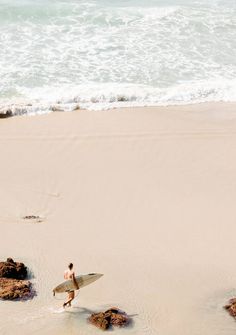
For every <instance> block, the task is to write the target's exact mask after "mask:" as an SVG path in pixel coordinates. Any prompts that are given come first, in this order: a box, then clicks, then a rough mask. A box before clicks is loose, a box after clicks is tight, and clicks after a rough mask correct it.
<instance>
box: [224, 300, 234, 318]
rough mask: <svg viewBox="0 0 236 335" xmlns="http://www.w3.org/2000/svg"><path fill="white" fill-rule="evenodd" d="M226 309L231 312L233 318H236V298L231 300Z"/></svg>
mask: <svg viewBox="0 0 236 335" xmlns="http://www.w3.org/2000/svg"><path fill="white" fill-rule="evenodd" d="M224 308H225V309H226V310H227V311H228V312H229V314H230V315H231V316H233V317H234V318H236V298H232V299H230V300H229V303H228V305H226V306H224Z"/></svg>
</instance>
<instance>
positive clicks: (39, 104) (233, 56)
mask: <svg viewBox="0 0 236 335" xmlns="http://www.w3.org/2000/svg"><path fill="white" fill-rule="evenodd" d="M205 101H208V102H209V101H236V1H235V0H196V1H195V0H148V1H141V0H0V111H4V110H7V109H8V110H11V111H12V112H13V113H15V114H22V113H27V114H35V113H45V112H49V111H52V110H65V111H68V110H73V109H75V108H78V107H80V108H86V109H95V110H100V109H107V108H113V107H122V106H155V105H171V104H188V103H199V102H205Z"/></svg>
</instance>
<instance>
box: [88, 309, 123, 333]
mask: <svg viewBox="0 0 236 335" xmlns="http://www.w3.org/2000/svg"><path fill="white" fill-rule="evenodd" d="M88 320H89V322H90V323H92V324H93V325H94V326H96V327H98V328H100V329H102V330H107V329H109V328H110V327H112V326H119V327H122V326H125V325H127V324H128V323H129V317H128V316H127V314H126V313H125V312H123V311H121V310H119V309H118V308H116V307H112V308H110V309H108V310H106V311H105V312H100V313H94V314H92V315H91V316H90V317H89V319H88Z"/></svg>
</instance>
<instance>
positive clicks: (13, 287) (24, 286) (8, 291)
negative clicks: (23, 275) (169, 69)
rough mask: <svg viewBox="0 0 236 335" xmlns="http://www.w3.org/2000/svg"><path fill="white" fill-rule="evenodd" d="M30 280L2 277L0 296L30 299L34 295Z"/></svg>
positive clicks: (10, 298)
mask: <svg viewBox="0 0 236 335" xmlns="http://www.w3.org/2000/svg"><path fill="white" fill-rule="evenodd" d="M31 286H32V285H31V283H30V282H29V281H28V280H17V279H10V278H0V298H1V299H4V300H16V299H29V298H30V297H31V296H32V289H31Z"/></svg>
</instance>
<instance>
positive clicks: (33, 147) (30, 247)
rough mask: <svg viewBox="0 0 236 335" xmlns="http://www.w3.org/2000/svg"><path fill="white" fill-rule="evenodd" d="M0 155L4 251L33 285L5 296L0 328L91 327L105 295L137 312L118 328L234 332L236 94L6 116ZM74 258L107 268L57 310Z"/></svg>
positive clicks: (62, 330) (208, 334) (180, 333)
mask: <svg viewBox="0 0 236 335" xmlns="http://www.w3.org/2000/svg"><path fill="white" fill-rule="evenodd" d="M0 155H1V156H0V157H1V164H0V185H1V187H0V228H1V242H0V243H1V244H0V245H1V253H0V254H1V259H5V258H6V257H8V256H11V257H13V258H14V259H16V260H22V261H24V262H25V263H26V264H28V265H29V267H30V268H31V270H32V271H33V274H34V277H35V278H34V279H33V282H34V283H35V286H36V289H37V292H38V296H37V297H36V298H35V299H34V300H32V301H28V302H24V303H23V302H20V303H19V302H0V334H1V335H12V334H15V335H18V334H19V335H21V334H25V335H29V334H35V335H37V334H40V335H62V334H63V335H74V334H80V335H82V334H85V335H89V334H98V330H97V329H95V328H94V327H93V326H90V325H88V324H87V322H86V318H87V316H88V315H89V313H90V311H97V310H100V309H104V308H105V307H110V306H113V305H115V306H119V307H120V308H122V309H124V310H125V311H127V313H128V314H131V315H133V320H134V323H133V325H132V327H130V328H128V329H121V330H117V331H116V332H115V333H116V334H125V333H127V334H128V333H129V334H137V335H144V334H148V335H151V334H163V335H203V334H204V335H219V334H222V335H223V334H224V335H230V334H235V331H236V323H235V322H234V320H233V319H231V318H230V317H229V316H228V315H227V313H226V312H225V311H224V310H222V305H223V304H224V303H225V302H226V301H227V299H228V297H231V296H233V295H234V294H236V290H235V287H236V266H235V264H234V257H233V256H234V253H235V234H236V210H235V208H236V205H235V203H236V202H235V200H236V105H235V104H203V105H195V106H185V107H168V108H138V109H124V110H112V111H103V112H89V111H76V112H71V113H53V114H49V115H44V116H35V117H14V118H10V119H4V120H0ZM24 215H39V216H41V217H42V218H43V221H42V222H38V223H34V222H33V221H29V222H28V221H26V220H23V219H22V217H23V216H24ZM70 261H72V262H73V263H74V264H75V270H77V272H79V273H89V272H101V273H104V274H105V275H104V277H103V278H101V279H100V280H99V281H97V282H96V283H94V284H93V285H91V286H89V287H87V288H84V289H82V290H81V292H80V294H79V296H78V297H77V299H76V301H75V303H74V307H73V308H71V309H68V310H67V311H66V312H62V310H61V308H60V306H61V305H62V303H63V301H61V300H55V299H53V297H52V292H51V291H52V288H53V287H54V286H55V285H56V284H58V283H60V282H61V281H62V280H63V278H62V277H63V271H64V269H65V267H66V265H67V263H68V262H70Z"/></svg>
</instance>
